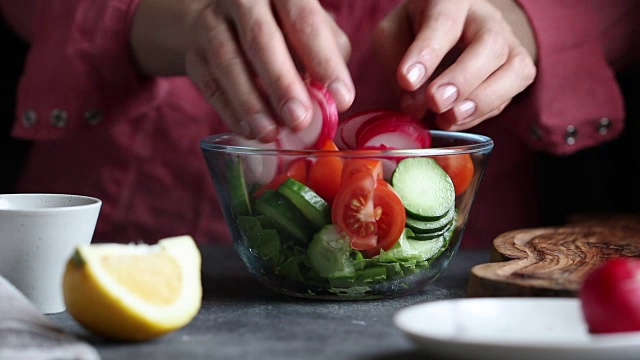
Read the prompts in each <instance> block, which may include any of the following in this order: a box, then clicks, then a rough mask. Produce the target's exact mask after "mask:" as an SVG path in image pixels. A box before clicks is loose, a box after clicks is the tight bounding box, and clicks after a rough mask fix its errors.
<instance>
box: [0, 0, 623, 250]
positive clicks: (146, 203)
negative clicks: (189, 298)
mask: <svg viewBox="0 0 640 360" xmlns="http://www.w3.org/2000/svg"><path fill="white" fill-rule="evenodd" d="M398 2H399V1H382V0H381V1H344V0H326V1H323V4H324V5H325V6H326V8H327V9H328V10H330V11H332V12H333V13H334V14H335V16H336V19H337V22H338V23H339V24H340V25H341V26H342V27H343V29H344V30H345V31H346V32H347V34H348V35H349V36H350V38H351V41H352V45H353V57H352V59H351V61H350V69H351V72H352V75H353V77H354V79H355V81H356V86H357V91H358V95H357V98H356V103H355V104H354V106H353V108H352V109H351V110H350V111H359V110H364V109H367V108H373V107H387V108H390V109H393V108H395V107H396V105H397V99H393V98H391V97H390V96H388V94H387V93H386V92H385V91H382V90H380V89H386V88H388V87H389V86H390V85H389V84H388V83H387V82H386V80H385V79H383V78H382V77H381V76H379V75H378V74H380V71H378V67H379V64H377V63H376V58H375V56H373V55H372V53H371V50H372V49H371V42H370V37H369V34H370V30H371V29H372V27H373V26H375V24H376V23H377V22H378V21H379V20H380V19H381V18H382V17H383V16H384V15H385V14H386V13H387V12H388V11H389V10H390V9H391V8H392V7H393V6H394V5H395V4H397V3H398ZM520 2H521V3H522V5H523V7H524V8H525V9H526V10H527V12H528V13H529V15H530V17H531V20H532V22H533V24H534V26H535V28H536V33H537V35H538V41H539V44H538V46H539V48H540V49H539V52H540V56H539V70H538V71H539V73H538V77H537V80H536V82H535V84H534V85H533V86H532V87H530V88H529V89H528V90H527V91H526V92H525V93H523V94H522V96H519V97H518V98H517V99H516V100H515V101H514V103H513V105H512V106H510V108H509V110H508V111H506V112H505V113H504V114H503V115H502V116H500V117H498V118H496V119H492V120H490V121H487V122H485V123H483V124H482V125H480V126H478V127H476V128H474V129H472V131H473V132H477V133H483V134H486V135H489V136H491V137H492V138H493V139H494V141H495V149H494V152H493V155H492V157H491V160H490V164H489V167H488V169H487V171H486V172H485V175H484V178H483V181H482V184H481V186H480V189H479V192H478V195H477V198H476V201H475V202H474V205H473V208H472V211H471V218H470V221H469V223H468V225H467V228H466V231H465V236H464V240H463V243H462V246H466V247H473V246H485V247H486V246H488V245H489V244H490V241H491V240H492V239H493V238H494V237H495V236H496V235H498V234H499V233H501V232H504V231H507V230H511V229H515V228H521V227H528V226H535V225H538V224H539V223H538V221H539V214H538V209H539V204H538V202H539V199H538V196H537V194H536V188H535V184H534V178H535V168H534V166H533V156H534V151H549V152H552V153H555V154H569V153H572V152H575V151H578V150H579V149H582V148H585V147H588V146H592V145H595V144H598V143H601V142H603V141H606V140H609V139H612V138H614V137H615V136H617V135H618V134H619V133H620V131H621V130H622V128H623V118H624V112H623V100H622V96H621V94H620V91H619V88H618V85H617V83H616V81H615V77H614V73H613V71H612V69H611V68H610V66H609V65H608V64H607V62H606V59H605V56H604V53H603V50H602V42H603V41H602V39H600V37H599V34H598V32H597V29H594V27H593V26H592V25H593V22H594V21H595V20H594V19H595V14H596V12H595V11H596V10H597V9H594V8H593V7H592V6H595V5H586V2H585V1H583V0H565V1H559V0H548V1H545V0H521V1H520ZM593 3H594V4H597V2H593ZM607 3H608V2H604V1H603V4H604V5H600V6H606V4H607ZM590 4H591V3H590ZM136 5H137V1H136V0H92V1H88V0H85V1H82V0H65V1H35V0H34V1H15V0H0V6H1V8H2V11H3V13H4V15H5V17H6V18H7V20H8V21H9V23H10V24H14V25H15V26H16V28H17V29H18V30H19V31H21V33H22V34H24V35H25V37H27V39H28V40H29V41H30V43H31V44H32V48H31V50H30V52H29V54H28V58H27V62H26V66H25V69H24V74H23V76H22V79H21V81H20V85H19V89H18V104H17V112H16V119H15V125H14V129H13V135H14V136H16V137H19V138H24V139H31V140H34V143H33V148H32V151H31V153H30V157H29V159H28V162H27V164H26V167H25V172H24V174H22V178H21V182H20V188H19V190H20V191H28V192H62V193H80V194H86V195H92V196H96V197H98V198H100V199H102V200H103V208H102V212H101V215H100V219H99V221H98V227H97V229H96V234H95V241H114V242H129V241H138V240H142V241H146V242H155V241H156V240H157V239H159V238H162V237H166V236H171V235H180V234H191V235H193V236H194V237H195V238H196V240H197V241H198V242H203V243H204V242H229V241H230V239H229V234H228V231H227V230H226V228H225V226H224V224H223V218H222V214H221V212H220V207H219V204H218V202H217V199H216V195H215V193H214V188H213V185H212V182H211V178H210V176H209V174H208V172H207V169H206V165H205V163H204V160H203V157H202V154H201V152H200V148H199V141H200V139H201V138H203V137H204V136H206V135H209V134H213V133H218V132H222V131H225V128H224V126H223V125H222V124H221V122H220V121H219V120H218V118H217V116H216V114H215V112H214V110H213V109H212V108H211V107H210V106H209V105H208V104H206V103H205V101H204V100H203V98H202V96H201V95H200V94H199V92H198V91H197V89H196V88H195V87H194V86H193V85H192V84H191V82H190V81H189V80H188V79H187V78H178V77H176V78H158V79H148V78H144V77H142V76H140V75H139V73H138V72H137V70H136V69H135V68H134V67H133V65H132V64H133V61H132V59H131V54H130V50H129V48H128V35H127V34H128V30H129V24H130V22H131V16H132V14H133V12H134V10H135V7H136ZM620 26H622V25H620ZM604 119H607V120H604ZM574 135H575V136H574ZM567 139H569V140H567Z"/></svg>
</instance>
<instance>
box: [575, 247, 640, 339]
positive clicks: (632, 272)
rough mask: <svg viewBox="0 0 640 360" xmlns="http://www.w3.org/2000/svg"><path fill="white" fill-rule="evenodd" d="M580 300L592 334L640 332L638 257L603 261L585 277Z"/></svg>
mask: <svg viewBox="0 0 640 360" xmlns="http://www.w3.org/2000/svg"><path fill="white" fill-rule="evenodd" d="M580 300H581V304H582V313H583V315H584V318H585V320H586V322H587V325H588V326H589V331H590V332H592V333H617V332H628V331H640V259H637V258H630V257H620V258H614V259H611V260H608V261H606V262H605V263H604V264H602V265H600V266H599V267H598V268H596V269H595V270H593V271H592V272H591V273H589V274H588V275H587V277H586V278H585V280H584V282H583V284H582V287H581V290H580Z"/></svg>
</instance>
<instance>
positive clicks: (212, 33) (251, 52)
mask: <svg viewBox="0 0 640 360" xmlns="http://www.w3.org/2000/svg"><path fill="white" fill-rule="evenodd" d="M190 30H191V35H190V40H189V41H190V43H189V46H188V49H187V52H186V63H185V68H186V72H187V74H188V75H189V76H190V77H191V79H192V80H193V81H194V82H195V83H196V85H197V86H198V87H199V88H200V89H201V91H202V93H203V94H204V96H205V98H206V99H207V101H208V102H209V103H211V105H213V106H214V107H215V109H216V110H217V112H218V114H219V115H220V116H221V118H222V119H223V121H224V122H225V123H226V124H227V125H228V126H229V128H230V129H231V130H232V131H234V132H235V133H237V134H240V135H243V136H245V137H247V138H250V139H258V140H260V141H264V142H269V141H273V140H274V139H275V138H276V136H277V133H278V128H279V127H286V128H290V129H292V130H299V129H303V128H304V127H306V126H307V125H308V124H309V121H310V119H311V118H312V116H311V115H312V111H313V110H312V109H313V107H312V103H311V99H310V97H309V94H308V91H307V88H306V86H305V83H304V79H303V75H301V74H304V75H306V76H309V77H311V78H312V79H314V80H316V81H318V82H320V83H322V84H324V85H325V86H326V87H327V88H328V90H329V91H330V92H331V94H332V95H333V97H334V99H335V101H336V104H337V107H338V110H339V111H344V110H346V109H347V108H348V107H349V106H351V104H352V102H353V100H354V97H355V89H354V85H353V81H352V79H351V76H350V74H349V71H348V69H347V65H346V60H347V59H348V57H349V55H350V51H351V48H350V44H349V40H348V38H347V36H346V35H345V34H344V33H343V32H342V31H341V30H340V29H339V27H338V26H337V24H336V23H335V22H334V20H333V19H332V18H331V16H330V15H329V14H328V13H327V12H326V11H325V10H324V9H323V8H322V6H321V5H320V4H319V2H318V1H315V0H314V1H309V0H271V1H269V0H251V1H247V0H211V1H209V2H208V5H207V6H206V7H203V8H202V9H201V11H200V12H199V13H198V14H197V15H196V16H195V17H194V19H193V24H192V26H191V28H190Z"/></svg>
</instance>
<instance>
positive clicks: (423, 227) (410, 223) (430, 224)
mask: <svg viewBox="0 0 640 360" xmlns="http://www.w3.org/2000/svg"><path fill="white" fill-rule="evenodd" d="M455 216H456V209H455V207H453V208H451V209H449V211H448V212H447V213H446V214H445V216H443V217H441V218H440V219H437V220H433V221H425V220H418V219H414V218H410V217H407V227H408V228H410V229H411V230H412V231H413V232H414V233H416V234H434V233H442V232H444V230H445V229H446V228H447V226H449V225H451V222H452V221H453V219H454V218H455Z"/></svg>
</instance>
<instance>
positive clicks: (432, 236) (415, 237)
mask: <svg viewBox="0 0 640 360" xmlns="http://www.w3.org/2000/svg"><path fill="white" fill-rule="evenodd" d="M452 227H453V223H450V224H449V225H447V226H445V228H444V229H442V230H439V231H437V232H433V233H426V234H420V233H414V234H413V235H411V236H409V239H411V240H418V241H426V240H433V239H435V238H439V237H442V236H443V235H444V234H446V233H447V232H448V231H449V230H450V229H451V228H452Z"/></svg>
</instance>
